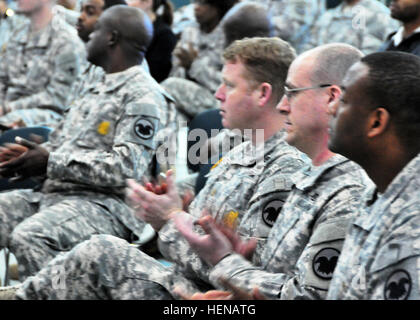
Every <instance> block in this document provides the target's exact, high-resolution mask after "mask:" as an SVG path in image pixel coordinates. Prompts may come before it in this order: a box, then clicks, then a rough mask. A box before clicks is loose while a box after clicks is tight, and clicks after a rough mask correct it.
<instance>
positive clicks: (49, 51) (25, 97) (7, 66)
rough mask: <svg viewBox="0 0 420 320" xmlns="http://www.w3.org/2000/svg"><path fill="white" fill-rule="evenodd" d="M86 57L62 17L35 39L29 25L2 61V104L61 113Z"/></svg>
mask: <svg viewBox="0 0 420 320" xmlns="http://www.w3.org/2000/svg"><path fill="white" fill-rule="evenodd" d="M85 57H86V50H85V47H84V45H83V43H82V42H81V40H80V39H79V37H78V36H77V33H76V31H75V30H74V29H73V28H72V27H71V26H69V25H68V24H67V23H66V22H65V21H63V20H62V19H61V18H60V17H58V16H54V17H53V18H52V20H51V22H50V24H49V25H47V26H46V27H45V28H44V29H43V30H42V31H40V32H39V33H37V34H36V35H34V36H32V37H31V36H30V24H29V23H27V24H26V25H25V26H24V27H22V28H20V29H19V31H18V32H16V33H15V34H14V36H13V37H12V38H10V40H9V43H8V45H7V48H6V51H5V53H4V54H3V57H2V59H1V61H0V105H4V104H7V106H8V107H9V108H10V109H11V111H14V110H18V109H28V108H40V109H41V108H42V109H48V110H51V111H53V112H55V113H62V112H63V111H64V110H65V103H66V97H67V94H68V91H69V89H70V87H71V86H72V84H73V82H74V81H75V80H76V78H77V76H78V74H79V72H80V70H81V67H82V66H83V64H84V63H85V61H86V60H85Z"/></svg>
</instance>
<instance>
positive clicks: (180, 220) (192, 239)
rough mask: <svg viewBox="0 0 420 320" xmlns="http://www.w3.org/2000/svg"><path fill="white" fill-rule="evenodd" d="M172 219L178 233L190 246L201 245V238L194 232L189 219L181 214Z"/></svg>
mask: <svg viewBox="0 0 420 320" xmlns="http://www.w3.org/2000/svg"><path fill="white" fill-rule="evenodd" d="M173 219H174V223H175V226H176V228H177V229H178V231H179V232H180V233H181V234H182V235H183V236H184V238H185V239H186V240H187V241H188V242H189V243H190V244H191V245H198V244H199V243H201V236H199V235H198V234H196V233H195V232H194V229H193V224H192V221H191V219H188V218H187V217H186V216H185V215H181V214H176V215H175V216H174V218H173Z"/></svg>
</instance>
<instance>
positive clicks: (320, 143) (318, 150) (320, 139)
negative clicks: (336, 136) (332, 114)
mask: <svg viewBox="0 0 420 320" xmlns="http://www.w3.org/2000/svg"><path fill="white" fill-rule="evenodd" d="M328 139H329V135H328V132H324V133H322V134H320V135H319V136H316V137H315V136H314V137H313V139H312V140H311V141H310V142H309V143H308V144H307V145H306V146H305V147H304V148H305V150H303V148H302V150H301V151H302V152H304V153H306V155H307V156H308V157H309V158H310V159H311V160H312V164H313V165H314V166H320V165H322V164H324V163H325V162H326V161H327V160H328V159H330V158H331V157H333V156H334V155H335V153H333V152H331V151H330V150H329V149H328Z"/></svg>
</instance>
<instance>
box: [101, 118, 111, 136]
mask: <svg viewBox="0 0 420 320" xmlns="http://www.w3.org/2000/svg"><path fill="white" fill-rule="evenodd" d="M110 125H111V124H110V123H109V121H102V122H101V123H100V124H99V125H98V133H99V134H101V135H103V136H104V135H107V134H108V132H109V127H110Z"/></svg>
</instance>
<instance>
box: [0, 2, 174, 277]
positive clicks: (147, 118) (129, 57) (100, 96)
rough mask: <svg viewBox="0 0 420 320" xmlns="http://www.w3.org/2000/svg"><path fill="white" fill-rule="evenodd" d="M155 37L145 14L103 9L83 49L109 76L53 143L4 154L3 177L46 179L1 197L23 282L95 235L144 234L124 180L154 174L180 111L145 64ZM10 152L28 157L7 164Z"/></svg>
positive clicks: (1, 218) (1, 230)
mask: <svg viewBox="0 0 420 320" xmlns="http://www.w3.org/2000/svg"><path fill="white" fill-rule="evenodd" d="M151 37H152V24H151V22H150V20H149V18H148V17H147V15H145V13H144V12H143V11H141V10H140V9H136V8H129V7H127V6H114V7H112V8H110V9H109V11H106V12H104V14H103V15H102V16H101V17H100V19H99V20H98V23H97V26H96V28H95V31H94V32H93V34H92V35H91V40H90V41H89V42H88V45H87V47H88V59H89V61H90V62H91V63H93V64H95V65H98V66H100V67H102V68H103V69H104V70H105V72H106V76H105V79H104V81H103V82H101V83H99V84H98V83H95V84H92V86H91V87H89V88H88V90H87V91H86V94H85V95H84V96H83V97H81V98H79V99H78V100H76V101H75V102H74V103H73V104H72V106H71V108H70V111H69V113H68V114H67V115H66V117H65V118H64V119H63V121H61V122H60V124H59V126H58V127H57V129H56V130H54V132H53V133H52V134H51V136H50V140H49V141H48V142H46V143H44V144H42V145H36V144H34V143H29V142H25V141H22V142H21V143H22V145H12V146H9V148H8V149H5V148H3V149H1V152H0V160H1V161H2V162H1V163H0V174H1V175H2V176H3V177H12V176H21V177H29V176H38V177H40V178H41V179H44V182H43V183H42V186H41V190H38V191H33V190H17V191H12V192H6V193H2V194H1V195H0V246H1V247H5V246H8V247H9V249H10V251H11V252H12V253H13V254H14V255H15V256H16V258H17V261H18V264H19V278H20V280H23V279H25V278H26V277H28V276H30V275H32V274H35V273H36V272H37V271H38V270H39V269H41V268H42V266H44V265H45V264H46V263H47V262H48V261H49V260H51V259H52V258H53V257H55V256H56V255H57V254H59V253H60V252H63V251H68V250H70V249H71V248H72V247H73V246H75V245H76V244H77V243H79V242H81V241H83V240H85V239H88V238H89V237H90V236H91V235H92V234H97V233H105V234H112V235H115V236H118V237H121V238H124V239H127V240H130V239H131V238H132V236H133V234H137V235H140V234H141V232H142V228H143V226H144V223H143V222H141V221H139V220H137V219H135V218H134V217H133V214H132V211H131V210H130V208H129V207H128V206H127V205H126V204H125V203H124V188H125V181H126V179H128V178H133V179H137V180H140V179H142V178H143V177H145V178H148V179H150V178H151V176H152V174H153V168H154V166H155V161H154V160H153V158H154V157H155V154H156V149H157V147H158V142H159V141H158V140H159V136H160V135H165V134H166V133H167V132H165V131H164V130H165V129H166V128H169V126H170V125H171V123H172V122H173V120H170V119H168V115H169V114H173V113H170V112H169V108H172V109H173V108H174V107H173V105H171V104H170V101H169V100H168V99H167V98H166V97H165V95H164V92H163V90H162V89H161V88H160V87H159V85H158V84H157V83H156V81H154V80H153V79H152V78H151V77H150V75H149V74H148V73H146V72H145V71H144V70H143V68H142V67H141V66H140V65H139V64H140V63H141V61H142V59H143V58H144V54H145V52H146V48H147V45H148V44H149V42H150V40H151ZM22 149H23V150H22ZM11 150H15V152H22V151H26V152H24V153H21V154H20V155H19V156H18V157H17V158H16V157H12V158H11V159H8V158H10V152H11Z"/></svg>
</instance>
